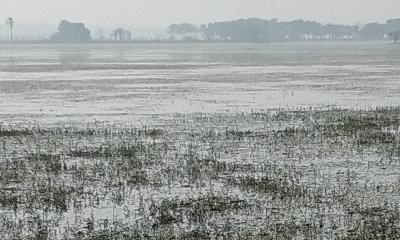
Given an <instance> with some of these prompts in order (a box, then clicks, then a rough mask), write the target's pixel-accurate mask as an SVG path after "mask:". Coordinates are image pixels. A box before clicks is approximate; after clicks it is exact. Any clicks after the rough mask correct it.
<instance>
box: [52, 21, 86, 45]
mask: <svg viewBox="0 0 400 240" xmlns="http://www.w3.org/2000/svg"><path fill="white" fill-rule="evenodd" d="M90 39H91V36H90V31H89V30H88V29H87V28H86V27H85V25H84V24H83V23H71V22H68V21H66V20H62V21H61V22H60V24H59V26H58V32H56V33H54V34H53V35H52V36H51V40H52V41H56V42H87V41H90Z"/></svg>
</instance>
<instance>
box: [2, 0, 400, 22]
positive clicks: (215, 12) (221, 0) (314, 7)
mask: <svg viewBox="0 0 400 240" xmlns="http://www.w3.org/2000/svg"><path fill="white" fill-rule="evenodd" d="M399 9H400V0H0V18H4V19H5V18H6V17H8V16H14V17H15V20H16V22H20V23H37V22H47V23H58V22H59V20H61V19H69V20H72V21H82V22H85V23H87V24H88V25H98V24H107V25H118V24H125V25H131V26H166V25H168V24H170V23H173V22H184V21H187V22H192V23H197V24H198V23H207V22H212V21H219V20H230V19H235V18H247V17H261V18H266V19H271V18H274V17H276V18H279V19H281V20H291V19H298V18H304V19H307V20H317V21H321V22H323V23H328V22H335V23H348V24H354V23H357V22H364V23H365V22H368V21H379V22H383V21H384V20H386V19H387V18H392V17H400V11H399Z"/></svg>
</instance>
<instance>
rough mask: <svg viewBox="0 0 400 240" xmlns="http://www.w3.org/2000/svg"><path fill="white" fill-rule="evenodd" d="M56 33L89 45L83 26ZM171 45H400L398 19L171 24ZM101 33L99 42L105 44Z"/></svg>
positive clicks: (121, 35)
mask: <svg viewBox="0 0 400 240" xmlns="http://www.w3.org/2000/svg"><path fill="white" fill-rule="evenodd" d="M6 24H7V26H8V28H9V30H10V41H11V42H12V41H13V40H14V35H13V30H14V26H15V20H14V18H13V17H9V18H7V19H6ZM57 30H58V31H57V32H55V33H54V34H52V35H51V36H50V38H49V40H50V41H52V42H89V41H91V40H92V37H91V32H90V30H89V29H88V28H86V26H85V24H84V23H72V22H69V21H67V20H62V21H61V22H60V23H59V26H58V29H57ZM168 34H169V35H170V38H169V40H170V41H177V40H184V41H193V40H196V41H221V42H229V41H230V42H277V41H297V40H383V39H393V40H394V42H395V43H398V42H400V18H399V19H389V20H387V21H386V23H384V24H380V23H368V24H366V25H364V26H362V27H360V26H356V25H341V24H321V23H318V22H315V21H304V20H294V21H279V20H278V19H271V20H265V19H259V18H250V19H238V20H233V21H224V22H214V23H209V24H202V25H200V26H195V25H193V24H190V23H181V24H172V25H170V26H169V28H168ZM103 35H104V32H103V31H102V32H101V33H100V36H101V37H100V39H99V40H105V37H104V36H103ZM110 39H111V40H113V41H122V42H129V41H131V40H132V33H131V32H130V31H129V30H127V29H124V28H117V29H115V30H114V31H113V32H112V33H111V35H110Z"/></svg>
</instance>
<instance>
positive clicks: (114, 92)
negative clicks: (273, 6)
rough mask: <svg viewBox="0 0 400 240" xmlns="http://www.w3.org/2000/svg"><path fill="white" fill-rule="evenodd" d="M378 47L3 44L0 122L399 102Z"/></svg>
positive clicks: (390, 58)
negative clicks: (1, 119)
mask: <svg viewBox="0 0 400 240" xmlns="http://www.w3.org/2000/svg"><path fill="white" fill-rule="evenodd" d="M399 56H400V48H398V46H396V45H393V44H388V43H385V42H372V43H370V42H324V43H309V42H308V43H279V44H278V43H276V44H187V45H184V44H169V45H157V44H133V45H123V44H120V45H118V44H116V45H115V44H114V45H106V44H104V45H16V46H8V45H3V46H1V47H0V81H1V84H0V94H1V98H0V115H1V116H2V118H11V119H21V120H27V119H34V120H35V121H43V122H45V123H46V122H49V121H52V122H58V121H63V120H65V119H67V120H78V121H81V120H91V121H93V120H95V119H96V120H107V121H121V120H123V121H130V120H132V119H136V118H137V117H138V116H148V115H149V114H169V113H176V112H178V113H183V112H184V113H192V112H218V111H226V110H229V111H234V112H236V111H245V110H246V111H247V110H251V109H265V108H275V107H284V108H287V107H298V106H308V105H320V104H330V105H338V106H345V107H365V106H377V105H397V104H399V103H400V98H399V97H398V93H399V89H400V81H398V76H399V72H400V68H399Z"/></svg>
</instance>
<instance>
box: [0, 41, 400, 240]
mask: <svg viewBox="0 0 400 240" xmlns="http://www.w3.org/2000/svg"><path fill="white" fill-rule="evenodd" d="M399 57H400V48H399V46H396V45H392V44H387V43H384V42H323V43H310V42H308V43H279V44H186V45H185V44H170V45H157V44H137V45H135V44H134V45H123V44H120V45H106V44H104V45H15V46H10V45H1V46H0V237H1V238H3V239H160V240H161V239H243V240H244V239H304V240H306V239H343V240H358V239H371V240H372V239H400V238H399V236H400V206H399V201H400V174H399V173H400V97H399V93H400V81H399V79H398V78H399V76H400V58H399Z"/></svg>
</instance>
